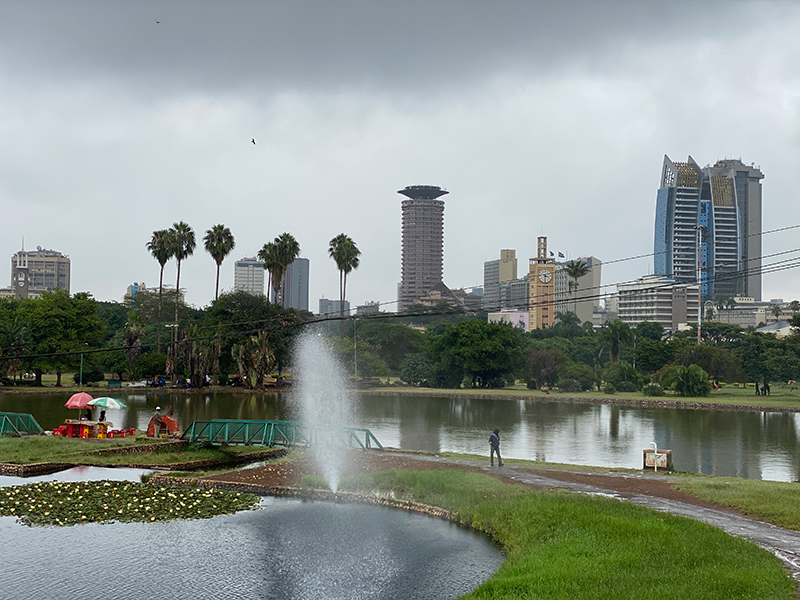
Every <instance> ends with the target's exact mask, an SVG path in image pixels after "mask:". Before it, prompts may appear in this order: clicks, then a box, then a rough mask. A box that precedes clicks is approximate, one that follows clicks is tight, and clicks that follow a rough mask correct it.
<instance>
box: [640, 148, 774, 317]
mask: <svg viewBox="0 0 800 600" xmlns="http://www.w3.org/2000/svg"><path fill="white" fill-rule="evenodd" d="M763 178H764V175H763V174H762V173H761V171H760V170H759V169H758V168H757V167H755V165H749V166H748V165H746V164H744V163H742V161H740V160H736V159H725V160H718V161H717V162H716V163H715V164H714V166H706V167H700V165H698V164H697V163H696V162H695V161H694V159H693V158H692V157H691V156H690V157H689V160H688V161H687V162H673V161H671V160H670V158H669V157H668V156H664V167H663V169H662V171H661V186H660V187H659V190H658V194H657V197H656V221H655V245H654V250H655V257H654V268H655V274H656V275H662V276H665V277H669V278H671V279H674V280H675V281H679V282H687V283H695V282H697V281H698V279H699V281H700V286H701V290H702V297H703V300H704V301H705V300H716V299H719V298H732V297H734V296H748V297H751V298H753V299H754V300H755V301H757V302H758V301H761V180H762V179H763ZM698 250H699V253H700V256H699V259H700V260H699V261H698Z"/></svg>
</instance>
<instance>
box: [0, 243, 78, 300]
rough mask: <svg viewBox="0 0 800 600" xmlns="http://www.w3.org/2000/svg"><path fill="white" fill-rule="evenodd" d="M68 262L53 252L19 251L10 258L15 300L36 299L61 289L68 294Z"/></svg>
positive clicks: (42, 250) (37, 249)
mask: <svg viewBox="0 0 800 600" xmlns="http://www.w3.org/2000/svg"><path fill="white" fill-rule="evenodd" d="M70 267H71V264H70V260H69V257H68V256H65V255H64V254H61V253H60V252H56V251H55V250H45V249H42V247H41V246H37V247H36V250H33V251H30V252H28V251H26V250H20V251H19V252H17V253H15V254H14V255H13V256H12V257H11V287H12V288H13V289H14V297H15V298H38V297H39V296H41V295H42V294H43V293H44V292H51V291H53V290H54V289H55V288H61V289H62V290H66V292H67V293H69V280H70Z"/></svg>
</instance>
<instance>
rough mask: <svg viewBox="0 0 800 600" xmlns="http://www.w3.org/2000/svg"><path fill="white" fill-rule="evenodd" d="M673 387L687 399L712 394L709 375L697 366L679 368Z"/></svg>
mask: <svg viewBox="0 0 800 600" xmlns="http://www.w3.org/2000/svg"><path fill="white" fill-rule="evenodd" d="M672 387H673V389H674V390H675V391H676V392H678V393H679V394H680V395H681V396H683V397H685V398H693V397H697V396H708V395H709V394H710V393H711V386H710V385H709V383H708V373H706V372H705V371H704V370H703V369H702V368H701V367H699V366H697V365H689V366H688V367H678V368H677V369H676V371H675V381H674V383H673V384H672Z"/></svg>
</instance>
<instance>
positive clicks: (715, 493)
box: [673, 475, 800, 531]
mask: <svg viewBox="0 0 800 600" xmlns="http://www.w3.org/2000/svg"><path fill="white" fill-rule="evenodd" d="M673 487H674V488H676V489H678V490H681V491H683V492H686V493H688V494H691V495H692V496H696V497H697V498H701V499H703V500H707V501H709V502H714V503H716V504H722V505H725V506H732V507H734V508H738V509H739V510H740V511H742V512H743V513H745V514H748V515H754V516H756V517H757V518H759V519H761V520H764V521H767V522H769V523H772V524H773V525H777V526H779V527H783V528H785V529H794V530H798V531H800V485H798V484H797V483H784V482H780V481H761V480H758V479H737V478H735V477H707V476H694V475H692V476H686V477H685V478H684V480H682V481H679V482H677V483H674V484H673Z"/></svg>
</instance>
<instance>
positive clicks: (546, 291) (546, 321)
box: [528, 236, 556, 329]
mask: <svg viewBox="0 0 800 600" xmlns="http://www.w3.org/2000/svg"><path fill="white" fill-rule="evenodd" d="M555 270H556V266H555V262H554V261H553V259H552V258H549V257H548V256H547V238H546V237H543V236H542V237H539V238H538V239H537V241H536V258H531V259H530V260H529V262H528V313H529V316H528V326H529V327H530V328H531V329H542V328H543V327H552V326H553V322H554V318H555V312H556V311H555V281H554V279H555Z"/></svg>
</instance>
